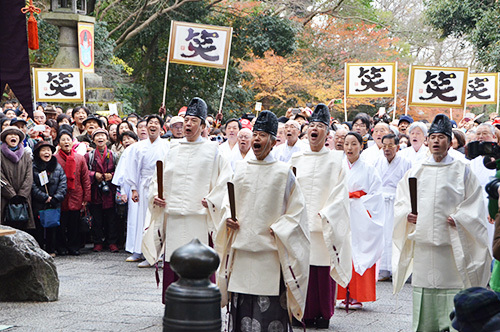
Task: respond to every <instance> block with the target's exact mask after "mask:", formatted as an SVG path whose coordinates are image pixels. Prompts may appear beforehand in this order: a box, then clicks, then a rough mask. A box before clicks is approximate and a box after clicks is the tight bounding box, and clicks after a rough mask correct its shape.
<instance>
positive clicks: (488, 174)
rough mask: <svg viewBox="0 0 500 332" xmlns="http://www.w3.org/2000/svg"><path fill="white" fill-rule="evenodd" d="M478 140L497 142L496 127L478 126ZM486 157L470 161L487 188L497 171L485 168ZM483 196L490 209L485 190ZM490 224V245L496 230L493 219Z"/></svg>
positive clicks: (471, 166) (476, 174)
mask: <svg viewBox="0 0 500 332" xmlns="http://www.w3.org/2000/svg"><path fill="white" fill-rule="evenodd" d="M476 140H477V141H479V142H495V143H496V142H497V137H496V135H495V127H494V126H493V125H490V124H487V123H483V124H480V125H479V126H477V128H476ZM483 160H484V156H478V157H476V158H474V159H472V160H471V161H470V169H471V171H472V173H474V175H475V176H476V177H477V178H478V180H479V184H480V185H481V187H483V188H484V187H485V186H486V184H487V183H488V182H490V180H491V178H492V177H494V176H495V173H496V169H495V168H493V169H489V168H486V167H485V166H484V163H483ZM482 193H483V196H484V198H485V202H486V205H485V208H486V210H487V209H488V204H487V202H488V201H487V199H488V194H487V193H486V191H485V190H483V191H482ZM488 220H489V224H488V225H487V227H488V236H489V239H490V243H492V242H493V233H494V230H495V227H494V220H493V219H492V218H488Z"/></svg>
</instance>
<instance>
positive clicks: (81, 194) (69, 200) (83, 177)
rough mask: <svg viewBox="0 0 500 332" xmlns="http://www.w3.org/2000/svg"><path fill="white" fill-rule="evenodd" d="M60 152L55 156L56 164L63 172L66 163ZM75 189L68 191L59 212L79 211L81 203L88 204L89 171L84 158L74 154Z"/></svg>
mask: <svg viewBox="0 0 500 332" xmlns="http://www.w3.org/2000/svg"><path fill="white" fill-rule="evenodd" d="M61 153H62V152H61V151H58V152H57V153H56V154H55V157H56V158H57V162H58V163H59V165H61V167H62V168H63V170H65V169H66V161H65V160H64V159H63V158H62V157H61ZM75 163H76V170H75V189H68V190H67V194H66V198H64V201H63V202H62V205H61V211H79V210H81V208H82V204H83V202H90V179H89V169H88V167H87V163H86V162H85V157H84V156H82V155H79V154H78V153H75Z"/></svg>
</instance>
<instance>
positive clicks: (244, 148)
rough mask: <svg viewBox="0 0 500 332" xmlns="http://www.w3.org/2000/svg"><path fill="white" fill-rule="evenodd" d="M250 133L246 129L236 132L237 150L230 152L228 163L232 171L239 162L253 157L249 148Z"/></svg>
mask: <svg viewBox="0 0 500 332" xmlns="http://www.w3.org/2000/svg"><path fill="white" fill-rule="evenodd" d="M251 141H252V131H251V130H250V129H248V128H243V129H241V130H240V131H239V132H238V145H237V148H235V149H233V150H232V151H231V154H230V155H229V161H230V163H231V168H232V169H233V171H234V167H235V163H236V162H237V161H239V160H250V159H254V158H255V155H254V154H253V150H252V147H251Z"/></svg>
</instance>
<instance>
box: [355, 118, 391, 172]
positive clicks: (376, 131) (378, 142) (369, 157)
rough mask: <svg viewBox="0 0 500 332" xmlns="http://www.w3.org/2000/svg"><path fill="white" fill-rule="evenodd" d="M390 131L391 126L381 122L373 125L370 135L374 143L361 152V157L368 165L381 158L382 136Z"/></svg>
mask: <svg viewBox="0 0 500 332" xmlns="http://www.w3.org/2000/svg"><path fill="white" fill-rule="evenodd" d="M390 133H391V127H390V126H389V125H388V124H387V123H385V122H383V121H380V122H378V123H377V124H376V125H375V127H373V133H372V137H373V140H374V141H375V144H373V145H372V146H370V147H369V148H367V149H366V150H364V151H363V153H361V159H362V160H363V161H364V162H365V163H367V164H368V165H372V166H373V165H375V163H376V162H377V160H378V159H379V158H383V157H382V155H383V150H382V137H384V136H385V135H388V134H390Z"/></svg>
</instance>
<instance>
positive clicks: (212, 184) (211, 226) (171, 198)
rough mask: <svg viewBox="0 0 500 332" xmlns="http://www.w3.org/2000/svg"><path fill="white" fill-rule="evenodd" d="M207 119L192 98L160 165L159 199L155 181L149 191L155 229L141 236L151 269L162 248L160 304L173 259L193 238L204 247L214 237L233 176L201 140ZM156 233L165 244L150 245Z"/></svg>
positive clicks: (198, 101)
mask: <svg viewBox="0 0 500 332" xmlns="http://www.w3.org/2000/svg"><path fill="white" fill-rule="evenodd" d="M206 117H207V105H206V103H205V101H203V100H202V99H200V98H193V99H192V100H191V102H190V103H189V105H188V107H187V110H186V115H185V117H184V132H185V137H184V138H183V139H182V140H181V141H179V142H177V143H175V144H172V146H171V148H170V151H169V152H168V154H167V155H166V157H165V158H164V160H163V167H164V168H163V198H159V197H158V183H157V179H156V177H155V178H154V179H153V181H152V185H151V190H150V191H149V198H150V201H149V202H150V211H151V220H152V221H154V225H151V226H150V228H149V229H148V230H147V231H146V234H145V236H144V238H145V240H144V244H146V245H143V249H144V250H143V251H144V256H145V257H146V259H147V260H148V261H149V263H150V264H152V263H154V262H155V261H156V260H158V258H159V256H160V253H161V252H162V246H163V245H164V264H163V300H164V295H165V291H166V289H167V287H168V286H169V285H170V284H171V283H172V282H175V281H176V280H177V279H178V278H177V275H176V274H175V273H174V272H173V271H172V270H171V269H170V264H169V262H170V257H171V255H172V253H173V252H174V251H175V250H176V249H177V248H179V247H181V246H183V245H185V244H187V243H189V242H190V241H191V240H192V239H194V238H198V240H200V242H202V243H204V244H206V245H209V244H210V242H211V240H212V237H215V231H216V228H217V227H218V226H219V222H220V220H221V215H220V210H221V205H222V199H223V198H224V195H225V193H226V191H227V190H226V188H227V181H228V180H229V179H230V177H231V174H232V171H231V167H230V164H229V163H228V162H227V160H226V159H224V158H223V157H222V156H221V155H220V153H219V150H218V147H219V145H218V144H217V142H212V141H207V140H205V139H203V138H202V137H201V132H202V130H203V129H204V127H205V119H206ZM157 232H160V233H161V234H162V237H161V238H164V243H161V241H160V242H158V241H156V242H154V243H152V241H151V236H152V235H154V234H156V233H157ZM146 239H147V240H146ZM214 280H215V279H214Z"/></svg>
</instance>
